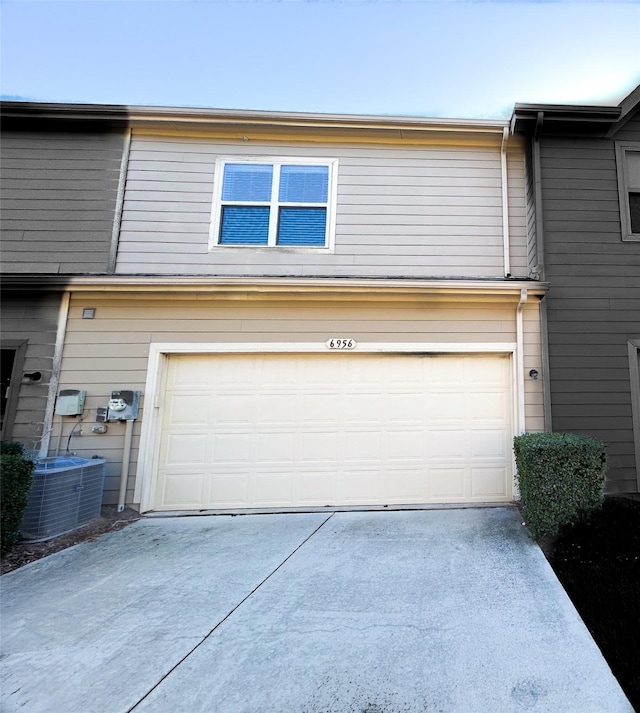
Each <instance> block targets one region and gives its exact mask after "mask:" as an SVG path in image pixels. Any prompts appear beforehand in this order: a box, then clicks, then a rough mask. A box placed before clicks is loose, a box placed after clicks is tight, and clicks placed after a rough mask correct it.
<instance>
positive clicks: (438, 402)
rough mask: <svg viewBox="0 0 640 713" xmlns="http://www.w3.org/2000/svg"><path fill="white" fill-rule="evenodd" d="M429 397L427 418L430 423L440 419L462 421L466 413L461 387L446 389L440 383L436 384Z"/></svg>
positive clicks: (440, 420) (463, 393)
mask: <svg viewBox="0 0 640 713" xmlns="http://www.w3.org/2000/svg"><path fill="white" fill-rule="evenodd" d="M437 389H442V391H438V390H434V392H433V393H432V394H431V397H430V398H429V402H428V407H427V410H428V419H429V421H431V422H432V423H434V422H435V423H438V422H442V421H458V422H464V420H465V418H466V415H467V407H466V400H465V392H464V391H463V390H461V389H456V390H453V389H451V390H447V389H446V388H445V387H443V386H442V385H438V387H437Z"/></svg>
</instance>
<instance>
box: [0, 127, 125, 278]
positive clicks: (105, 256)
mask: <svg viewBox="0 0 640 713" xmlns="http://www.w3.org/2000/svg"><path fill="white" fill-rule="evenodd" d="M124 137H125V134H124V132H116V133H111V132H97V131H86V132H85V131H78V130H70V131H53V130H47V129H44V130H38V131H15V130H4V131H3V134H2V144H1V145H0V154H1V159H2V174H1V176H0V187H1V193H0V195H1V198H2V231H1V239H2V271H3V273H5V274H6V273H36V274H38V273H47V274H55V273H60V274H70V273H76V274H77V273H104V272H107V271H108V270H109V260H110V251H111V245H112V237H113V225H114V218H115V213H116V197H117V193H118V184H119V180H120V167H121V162H122V152H123V147H124Z"/></svg>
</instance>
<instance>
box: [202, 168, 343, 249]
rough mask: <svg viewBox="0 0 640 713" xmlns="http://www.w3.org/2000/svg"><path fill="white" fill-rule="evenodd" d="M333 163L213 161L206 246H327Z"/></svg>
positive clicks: (331, 203)
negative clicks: (212, 181) (213, 184)
mask: <svg viewBox="0 0 640 713" xmlns="http://www.w3.org/2000/svg"><path fill="white" fill-rule="evenodd" d="M334 164H335V162H334V161H316V160H309V159H304V160H296V159H294V160H290V159H283V160H278V161H266V160H265V161H261V160H251V161H249V160H246V159H244V160H243V159H238V160H234V159H229V160H219V161H218V164H217V165H216V185H215V188H214V205H213V216H212V221H211V244H212V246H218V245H222V246H236V247H237V246H246V247H268V248H271V247H286V248H327V247H330V244H331V240H330V238H331V233H332V215H333V203H334V201H333V200H332V192H333V191H332V186H333V182H334V173H335V165H334Z"/></svg>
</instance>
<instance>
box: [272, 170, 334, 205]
mask: <svg viewBox="0 0 640 713" xmlns="http://www.w3.org/2000/svg"><path fill="white" fill-rule="evenodd" d="M328 191H329V167H328V166H282V167H281V168H280V194H279V200H280V201H281V202H282V203H326V202H327V196H328Z"/></svg>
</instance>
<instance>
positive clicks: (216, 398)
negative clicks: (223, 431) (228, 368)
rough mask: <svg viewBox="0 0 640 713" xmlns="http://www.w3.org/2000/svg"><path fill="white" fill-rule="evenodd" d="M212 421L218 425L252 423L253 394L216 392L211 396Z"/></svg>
mask: <svg viewBox="0 0 640 713" xmlns="http://www.w3.org/2000/svg"><path fill="white" fill-rule="evenodd" d="M210 398H211V400H212V403H211V421H212V422H213V424H215V425H216V426H225V425H229V426H237V425H247V424H251V422H252V418H253V413H254V409H253V401H254V396H253V394H247V393H243V392H239V391H236V392H235V393H227V394H214V395H212V396H211V397H210Z"/></svg>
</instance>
